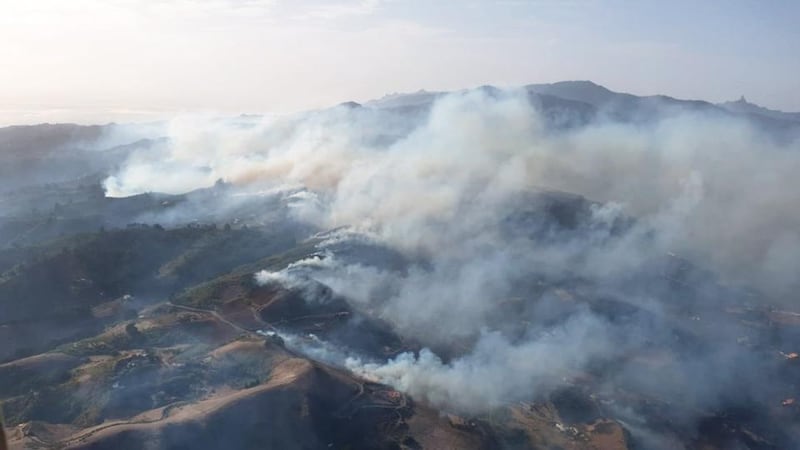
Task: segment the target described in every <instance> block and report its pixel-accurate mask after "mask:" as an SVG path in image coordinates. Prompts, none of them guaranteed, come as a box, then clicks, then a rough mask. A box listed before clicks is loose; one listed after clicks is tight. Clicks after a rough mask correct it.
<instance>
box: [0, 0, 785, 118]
mask: <svg viewBox="0 0 800 450" xmlns="http://www.w3.org/2000/svg"><path fill="white" fill-rule="evenodd" d="M0 6H1V7H2V10H0V58H2V61H3V65H2V70H0V124H16V123H37V122H59V121H70V122H79V123H98V122H107V121H110V120H116V121H142V120H151V119H156V118H162V117H167V116H171V115H173V114H175V113H177V112H215V113H225V114H229V113H230V114H239V113H264V112H277V113H281V112H291V111H298V110H305V109H310V108H316V107H321V106H328V105H332V104H336V103H339V102H343V101H347V100H355V101H363V100H367V99H370V98H376V97H381V96H383V95H384V94H387V93H392V92H398V91H400V92H404V91H416V90H419V89H426V90H452V89H458V88H467V87H474V86H479V85H483V84H492V85H499V86H513V85H522V84H527V83H536V82H553V81H558V80H572V79H577V80H592V81H594V82H596V83H599V84H602V85H604V86H607V87H608V88H610V89H612V90H619V91H625V92H632V93H635V94H639V95H649V94H666V95H671V96H674V97H678V98H702V99H705V100H709V101H713V102H720V101H725V100H732V99H736V98H739V96H741V95H744V96H746V97H747V99H748V100H750V101H753V102H755V103H758V104H761V105H763V106H767V107H770V108H774V109H782V110H790V111H795V110H800V77H798V75H797V74H798V73H800V58H798V57H797V49H798V48H799V46H800V27H798V26H797V23H798V19H800V3H798V2H793V1H774V2H768V3H764V2H756V1H709V2H689V1H674V2H655V1H642V2H638V1H637V2H621V1H579V0H575V1H547V0H541V1H534V0H532V1H513V0H508V1H477V0H476V1H466V0H465V1H436V2H431V1H425V0H408V1H401V0H391V1H389V0H364V1H358V0H353V1H346V0H337V1H318V0H302V1H287V0H70V1H64V0H0Z"/></svg>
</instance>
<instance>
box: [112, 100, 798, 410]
mask: <svg viewBox="0 0 800 450" xmlns="http://www.w3.org/2000/svg"><path fill="white" fill-rule="evenodd" d="M798 171H800V146H798V144H797V143H792V144H790V145H786V144H778V143H776V141H774V140H772V139H770V137H769V136H766V135H764V134H763V133H762V132H761V131H759V130H758V129H757V128H755V127H754V126H752V125H750V124H749V123H748V122H746V121H744V120H740V119H734V118H731V117H720V116H711V115H703V114H701V113H697V112H687V113H685V114H681V115H677V116H676V115H673V116H670V118H666V119H663V120H659V121H654V122H652V123H649V124H641V123H639V124H637V125H626V124H615V123H607V122H606V123H594V124H590V125H588V126H585V127H581V128H578V129H572V130H568V131H563V130H562V131H555V130H551V129H548V127H547V126H545V122H544V121H543V120H542V119H541V118H540V116H539V114H538V113H537V111H536V110H535V109H534V107H532V106H531V103H530V102H529V101H528V98H527V96H526V95H525V93H523V92H516V91H507V92H502V93H487V92H485V91H481V90H477V91H470V92H464V93H458V94H453V95H449V96H446V97H443V98H441V99H439V100H437V102H436V103H435V105H434V106H433V107H432V109H431V110H430V111H429V112H415V113H408V112H400V111H396V110H389V109H373V108H363V107H352V106H340V107H337V108H333V109H330V110H326V111H320V112H314V113H307V114H300V115H295V116H288V117H268V118H258V119H253V118H240V119H236V120H219V119H214V120H209V119H207V118H187V119H180V120H177V121H175V122H174V123H173V124H172V126H171V129H170V144H169V145H168V146H167V149H166V150H165V151H164V150H158V151H156V150H153V151H151V152H143V153H137V154H135V155H133V156H132V157H131V159H130V160H129V161H128V163H127V164H126V165H125V166H124V167H122V169H121V170H120V171H119V172H118V173H116V174H115V175H114V176H113V177H111V178H109V179H108V180H107V182H106V187H107V189H108V193H109V195H129V194H134V193H138V192H144V191H166V192H173V193H177V192H184V191H187V190H191V189H196V188H201V187H207V186H210V185H212V184H213V183H214V182H215V181H216V180H218V179H223V180H225V181H227V182H230V183H233V184H234V185H235V186H236V188H235V189H236V191H237V192H239V193H241V192H247V193H249V194H250V195H254V194H257V193H259V192H266V193H268V194H265V195H277V196H282V199H283V201H284V203H285V204H286V205H287V210H288V214H289V215H290V216H291V217H292V218H294V219H296V220H299V221H302V222H305V223H309V224H312V225H314V226H315V227H316V228H317V229H319V230H329V229H337V228H339V227H345V228H340V229H339V231H338V232H334V233H332V234H329V235H328V239H327V241H325V242H323V244H321V247H323V248H325V249H327V252H328V253H327V254H326V257H324V258H321V259H320V258H315V259H313V260H309V261H301V262H299V263H297V264H296V265H295V266H293V267H290V268H288V269H287V270H286V271H284V272H280V273H277V274H275V273H266V272H265V273H259V274H258V275H257V280H258V281H260V282H263V283H271V282H281V283H284V284H287V285H288V286H290V287H297V283H300V282H301V281H298V280H301V279H302V278H303V277H306V278H313V279H315V280H317V281H319V282H322V283H324V284H326V285H328V286H330V287H331V288H332V289H333V290H334V291H335V292H336V293H338V294H340V295H342V296H344V297H346V298H347V299H348V300H349V301H351V302H352V303H353V305H354V306H355V307H357V308H361V309H362V310H363V311H366V312H368V313H370V314H375V315H378V316H379V317H381V318H382V319H385V320H387V321H388V322H389V323H391V324H392V325H393V326H394V327H395V329H396V330H397V331H398V332H399V333H400V334H401V335H404V336H407V337H410V338H413V339H415V340H418V341H419V342H422V343H424V344H425V345H427V346H429V348H430V349H432V350H428V349H426V350H424V351H422V352H420V353H419V354H418V355H414V354H410V353H409V354H403V355H400V356H398V357H396V358H394V359H393V360H391V361H389V362H388V363H385V362H374V361H360V360H358V359H355V358H349V359H348V360H347V362H346V364H347V365H348V367H350V368H351V369H352V370H354V371H356V372H359V373H362V374H364V375H366V376H370V377H374V378H376V379H379V380H381V381H384V382H387V383H390V384H393V385H395V386H398V387H399V388H402V389H404V390H406V391H408V392H410V393H412V394H413V395H415V396H417V397H419V398H424V399H427V400H428V401H430V402H431V403H433V404H436V405H438V406H443V407H449V408H455V409H459V410H465V411H477V410H480V409H485V408H490V407H492V406H496V405H499V404H502V403H503V402H506V401H510V400H514V399H515V398H516V397H517V396H518V395H520V394H519V393H520V392H526V393H530V392H546V391H547V390H549V389H551V388H552V387H554V386H556V385H558V384H559V383H561V382H563V377H565V376H568V375H569V374H570V373H572V372H575V371H579V370H585V369H586V368H587V367H588V366H593V365H596V364H598V363H602V362H608V361H614V360H618V359H621V358H626V357H629V356H630V355H631V354H635V353H637V352H645V351H647V348H649V347H647V346H651V345H659V344H663V346H664V347H667V348H674V347H675V345H673V344H672V341H673V340H674V339H675V338H674V335H673V334H671V332H670V331H668V330H667V326H666V325H665V324H664V323H663V321H658V320H655V319H653V317H659V316H660V315H662V314H665V313H664V311H663V308H665V306H664V302H665V301H666V300H670V297H669V295H672V294H669V287H668V283H666V282H664V281H663V280H662V279H661V278H659V277H658V276H657V274H659V273H661V272H659V271H660V270H662V269H663V267H662V266H659V264H661V261H662V260H663V259H664V258H666V257H667V255H670V254H673V255H678V256H679V257H681V258H686V259H688V260H690V261H693V262H694V263H695V264H697V265H698V266H701V267H706V268H708V269H710V270H711V271H713V272H714V273H716V274H718V275H719V277H720V280H721V281H722V284H723V285H726V286H729V287H731V288H733V287H736V286H751V287H755V288H756V289H758V290H759V291H761V292H763V293H764V296H765V298H767V299H769V301H771V302H777V303H781V302H786V303H788V302H790V301H792V297H791V295H792V292H794V291H795V290H796V289H797V288H798V287H800V286H798V284H799V283H800V277H798V273H797V268H798V267H800V234H798V231H797V230H800V227H798V225H800V210H798V209H797V208H795V206H796V205H800V186H799V185H798V183H800V182H798V179H797V176H796V174H797V173H798ZM553 191H558V192H567V193H572V194H577V195H581V196H585V197H586V198H588V199H590V200H593V201H596V202H597V203H592V202H584V201H582V200H581V199H580V198H578V197H573V196H570V195H567V194H561V193H558V192H553ZM548 199H549V200H548ZM552 201H556V202H562V203H563V202H566V203H567V204H570V205H573V207H574V208H575V209H577V210H580V211H583V213H582V215H580V217H581V219H580V223H579V224H577V225H574V226H569V227H566V229H558V228H557V227H553V226H552V223H551V222H552V220H550V221H548V220H546V219H545V218H544V215H543V214H542V211H545V210H547V208H548V205H549V204H550V203H548V202H552ZM562 228H564V227H562ZM353 242H357V243H359V245H362V244H364V243H368V244H370V245H375V246H380V247H384V248H386V249H389V250H391V251H392V252H396V253H397V254H399V255H401V256H402V257H403V258H404V263H403V264H400V265H397V264H390V263H386V264H377V263H376V264H373V263H364V262H363V261H360V260H359V259H358V258H357V257H354V256H353V255H352V252H351V254H347V252H344V253H343V252H340V251H339V250H340V249H342V248H346V247H347V245H350V244H352V243H353ZM298 277H299V278H298ZM709 277H710V275H709ZM568 283H571V284H570V286H573V287H574V286H578V287H577V288H571V290H570V292H565V291H563V290H559V289H554V288H553V287H554V286H555V287H558V286H561V285H567V284H568ZM712 284H713V283H711V282H710V281H709V284H708V285H709V286H711V285H712ZM587 285H591V286H592V288H591V289H592V292H593V294H592V295H594V296H597V297H600V296H610V297H614V298H619V299H622V301H623V302H625V303H627V304H630V305H635V306H636V308H637V311H638V312H637V313H635V314H633V316H632V317H631V318H629V320H627V321H626V322H625V323H617V322H614V319H613V317H612V318H609V317H607V316H605V315H603V314H598V313H597V312H596V311H593V310H591V308H589V307H586V306H581V303H580V302H575V301H573V300H570V298H569V297H571V296H573V295H574V292H579V293H580V286H587ZM703 289H705V290H703ZM703 289H701V290H702V291H703V292H702V294H697V295H695V297H693V298H692V300H691V301H704V300H705V299H706V298H709V297H713V295H714V294H715V292H716V291H713V289H718V290H719V289H723V288H721V287H714V288H713V289H712V288H711V287H707V286H706V285H703ZM573 291H574V292H573ZM712 291H713V292H712ZM587 295H588V294H587ZM520 299H522V301H520ZM691 308H695V309H697V310H702V309H703V306H702V305H694V306H691ZM510 318H513V319H514V320H510ZM704 326H708V327H710V328H714V330H715V333H716V334H715V336H717V337H716V338H715V339H717V340H714V341H713V344H714V345H717V344H718V345H720V346H722V347H720V348H718V349H717V352H716V354H717V355H728V356H731V357H730V358H727V359H725V358H721V357H718V358H714V359H713V362H708V361H712V360H708V359H706V360H704V358H707V357H708V354H706V353H703V352H698V353H697V354H694V355H693V356H688V357H685V360H684V364H682V365H681V366H680V367H679V368H678V369H676V370H677V372H675V373H670V374H669V375H668V376H667V375H664V374H661V375H660V374H658V373H653V374H650V375H648V376H652V380H656V381H653V382H647V383H645V382H644V381H643V379H642V376H641V375H635V374H634V373H635V372H636V371H635V370H634V369H633V368H632V367H631V366H625V365H623V366H622V368H621V369H620V370H619V371H618V373H616V375H615V377H616V378H615V380H617V381H620V382H625V383H634V384H636V383H638V384H641V385H646V386H645V388H646V389H649V390H650V391H652V392H658V393H660V394H663V395H673V394H676V393H677V392H679V391H681V389H682V388H684V387H686V386H685V385H683V384H681V383H680V382H679V381H676V380H681V379H683V380H688V379H690V378H692V377H699V379H704V380H707V381H708V383H707V384H706V383H704V384H703V385H702V387H698V388H697V389H696V390H694V389H692V390H690V391H691V401H692V402H694V403H697V404H703V405H708V404H714V403H715V402H717V401H720V399H722V398H723V397H725V395H726V392H729V390H730V389H736V388H738V387H740V386H743V385H748V384H747V383H750V382H752V381H753V380H755V379H756V378H757V377H758V376H759V375H758V373H756V372H757V371H756V370H755V369H754V370H753V373H750V371H739V376H737V377H731V376H723V375H720V374H723V373H728V372H726V370H727V369H731V370H733V367H732V365H733V364H737V365H739V364H742V363H744V364H749V366H751V367H760V366H758V364H755V365H754V364H753V361H743V360H742V359H743V358H746V357H745V356H742V357H737V356H735V355H736V347H735V345H736V339H737V337H739V336H741V335H742V333H746V331H744V330H742V329H740V328H739V327H738V326H737V325H736V324H734V323H714V324H708V325H705V324H700V325H698V327H700V328H702V327H704ZM645 343H646V344H645ZM654 343H655V344H654ZM731 343H732V344H731ZM679 350H680V349H678V348H675V351H676V352H678V351H679ZM704 361H706V362H704ZM739 367H741V366H739ZM750 385H751V386H752V385H753V384H752V383H751V384H750ZM465 393H469V394H465ZM685 395H688V394H685Z"/></svg>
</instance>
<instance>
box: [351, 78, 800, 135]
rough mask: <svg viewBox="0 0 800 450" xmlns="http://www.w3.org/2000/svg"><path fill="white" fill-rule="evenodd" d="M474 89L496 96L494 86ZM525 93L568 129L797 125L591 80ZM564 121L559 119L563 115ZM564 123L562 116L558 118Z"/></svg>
mask: <svg viewBox="0 0 800 450" xmlns="http://www.w3.org/2000/svg"><path fill="white" fill-rule="evenodd" d="M477 89H481V90H485V91H487V92H494V91H498V90H499V89H498V88H495V87H493V86H481V87H479V88H477ZM523 89H524V90H525V91H527V93H528V95H529V97H530V99H531V102H532V103H533V104H534V105H536V106H537V107H539V108H540V109H541V110H542V111H544V112H545V113H546V114H547V113H554V112H559V111H560V112H561V113H564V112H570V113H572V114H573V115H574V117H572V119H573V120H571V121H567V123H566V124H567V125H572V124H575V123H576V122H578V123H580V122H584V121H586V120H590V119H593V118H604V119H608V120H611V121H623V122H646V121H650V120H653V119H656V118H659V117H665V116H670V115H673V114H676V113H680V112H687V111H691V112H701V113H710V114H715V115H722V116H746V117H747V118H749V119H751V120H754V121H755V122H756V123H758V124H759V125H763V126H766V127H767V128H768V129H770V130H772V131H781V130H785V129H787V128H793V129H794V128H796V127H797V126H800V112H798V113H790V112H782V111H776V110H772V109H768V108H764V107H762V106H759V105H755V104H753V103H749V102H747V101H746V100H745V99H744V98H741V99H740V100H738V101H734V102H725V103H718V104H714V103H710V102H707V101H703V100H682V99H676V98H674V97H670V96H666V95H651V96H638V95H633V94H628V93H623V92H614V91H612V90H610V89H607V88H605V87H603V86H601V85H599V84H596V83H593V82H591V81H560V82H557V83H549V84H529V85H527V86H524V87H523ZM445 94H447V92H427V91H418V92H414V93H407V94H391V95H387V96H384V97H383V98H380V99H376V100H371V101H369V102H366V103H365V104H364V106H368V107H373V108H393V109H394V108H398V109H419V108H424V107H427V106H429V105H430V104H432V103H433V101H434V100H435V99H437V98H438V97H440V96H442V95H445ZM562 116H563V114H562ZM562 118H563V117H562Z"/></svg>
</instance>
